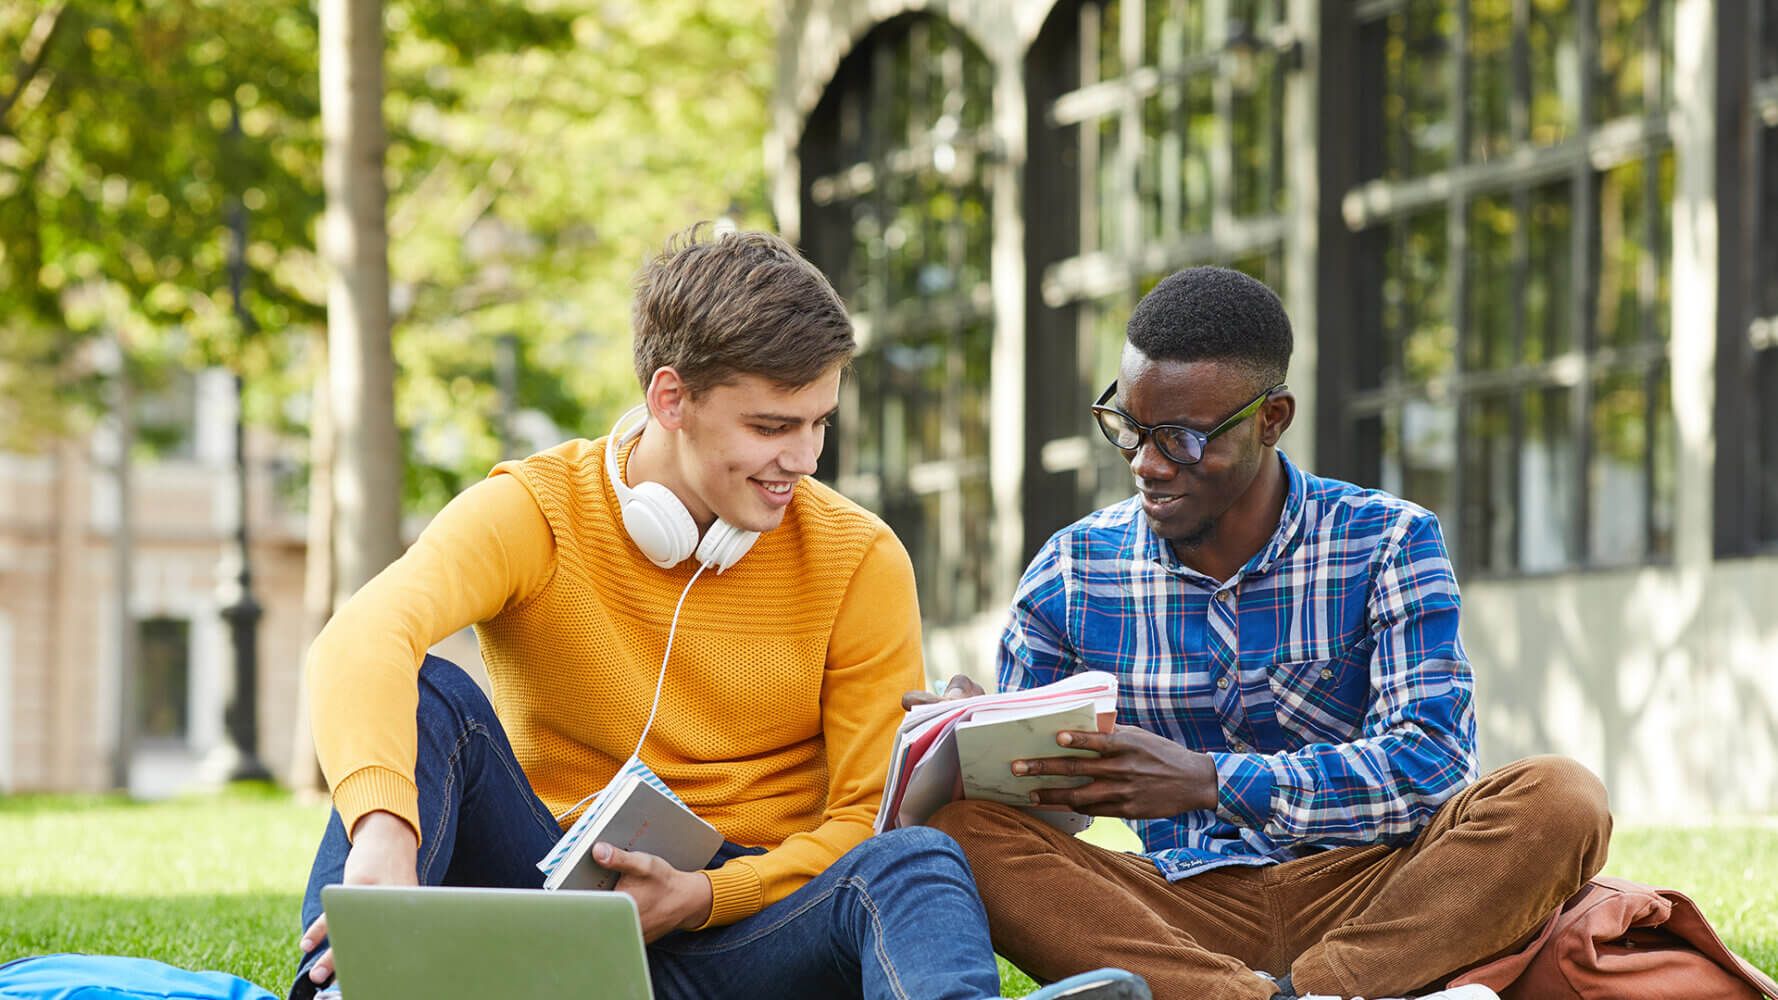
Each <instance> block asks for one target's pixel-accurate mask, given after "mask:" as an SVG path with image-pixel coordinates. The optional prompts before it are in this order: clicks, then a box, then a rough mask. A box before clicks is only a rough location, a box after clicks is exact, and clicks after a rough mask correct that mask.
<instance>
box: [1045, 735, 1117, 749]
mask: <svg viewBox="0 0 1778 1000" xmlns="http://www.w3.org/2000/svg"><path fill="white" fill-rule="evenodd" d="M1111 740H1112V736H1111V734H1109V733H1089V732H1081V731H1078V730H1070V731H1067V732H1061V733H1057V734H1056V745H1057V746H1064V747H1068V748H1069V749H1071V750H1091V751H1093V752H1094V753H1105V752H1106V751H1107V750H1110V749H1111Z"/></svg>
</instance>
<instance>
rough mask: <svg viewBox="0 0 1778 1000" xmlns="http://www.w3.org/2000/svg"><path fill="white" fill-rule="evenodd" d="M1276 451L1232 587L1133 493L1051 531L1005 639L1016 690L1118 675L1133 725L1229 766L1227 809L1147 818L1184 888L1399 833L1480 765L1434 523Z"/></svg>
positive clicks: (1144, 833) (1224, 774) (1416, 825)
mask: <svg viewBox="0 0 1778 1000" xmlns="http://www.w3.org/2000/svg"><path fill="white" fill-rule="evenodd" d="M1279 461H1280V462H1282V463H1283V465H1284V469H1285V472H1286V474H1287V475H1288V476H1289V479H1290V492H1289V495H1288V496H1287V498H1286V499H1285V502H1284V512H1283V514H1282V515H1281V516H1280V518H1279V522H1278V530H1277V532H1275V533H1274V534H1273V536H1272V539H1271V542H1270V543H1269V544H1267V545H1266V547H1265V549H1264V550H1263V551H1261V552H1260V553H1259V554H1258V555H1256V556H1254V557H1253V558H1252V559H1251V560H1249V561H1248V562H1247V564H1246V565H1245V566H1243V567H1241V569H1240V571H1239V572H1237V573H1236V574H1235V575H1234V576H1233V577H1232V578H1230V579H1228V580H1226V581H1221V582H1218V581H1216V580H1212V579H1210V578H1209V577H1207V576H1204V575H1203V574H1201V573H1198V572H1196V571H1194V570H1192V569H1190V568H1188V567H1187V566H1185V565H1184V564H1182V563H1181V562H1180V561H1179V559H1178V558H1177V557H1176V556H1175V555H1174V554H1173V551H1172V549H1171V548H1170V547H1169V546H1168V545H1167V543H1166V542H1164V541H1163V540H1161V539H1160V538H1159V537H1157V536H1156V535H1155V534H1154V532H1153V531H1152V530H1151V529H1150V527H1149V525H1148V520H1147V518H1146V517H1144V516H1143V513H1142V507H1141V505H1140V501H1139V498H1136V497H1132V498H1131V499H1129V500H1126V501H1124V502H1122V503H1119V504H1115V505H1113V506H1110V507H1106V508H1104V509H1102V510H1099V511H1095V512H1094V513H1092V514H1089V515H1088V516H1086V517H1084V518H1082V519H1081V520H1079V521H1076V522H1075V523H1074V524H1072V525H1070V526H1068V527H1066V528H1064V529H1062V530H1061V531H1059V532H1057V533H1056V534H1055V535H1054V536H1053V537H1052V538H1050V540H1049V541H1048V542H1047V543H1046V544H1045V545H1044V546H1043V549H1042V550H1041V551H1039V552H1038V553H1037V557H1036V558H1035V559H1034V560H1032V563H1031V565H1030V567H1029V568H1028V569H1026V571H1025V575H1024V578H1023V579H1022V580H1021V581H1020V583H1019V589H1018V593H1017V595H1016V596H1015V597H1014V599H1013V609H1012V617H1011V621H1010V622H1009V623H1008V624H1007V627H1006V631H1005V633H1004V634H1003V635H1002V636H1001V643H1000V655H999V674H1000V688H1001V690H1003V691H1010V690H1014V689H1019V688H1028V687H1036V686H1039V685H1042V684H1048V683H1050V682H1052V681H1055V680H1058V679H1060V678H1062V677H1064V676H1067V675H1068V674H1071V673H1075V672H1077V671H1081V670H1104V671H1108V672H1110V673H1112V674H1115V675H1116V676H1117V678H1118V721H1119V722H1121V723H1124V724H1126V725H1135V726H1141V727H1142V728H1144V729H1148V730H1150V731H1152V732H1155V733H1159V734H1161V735H1163V736H1166V737H1167V738H1169V739H1172V740H1175V741H1177V742H1179V743H1181V744H1183V745H1185V746H1187V747H1190V748H1191V749H1193V750H1198V751H1201V752H1204V753H1208V754H1210V756H1211V758H1212V760H1214V761H1215V764H1216V774H1217V779H1218V781H1217V784H1218V788H1217V806H1216V809H1215V810H1214V811H1211V810H1200V811H1196V812H1189V813H1184V814H1181V815H1179V816H1173V817H1169V818H1165V819H1148V820H1136V821H1133V826H1134V827H1135V829H1136V832H1137V834H1138V835H1139V836H1141V838H1142V842H1143V844H1144V846H1145V847H1146V853H1147V854H1148V856H1149V857H1151V858H1153V859H1154V862H1155V864H1156V865H1157V866H1158V867H1159V868H1160V870H1161V872H1162V873H1163V874H1164V875H1166V876H1167V877H1168V878H1169V879H1175V880H1177V879H1181V878H1185V877H1187V876H1190V875H1193V874H1196V873H1198V872H1201V871H1207V870H1209V869H1211V868H1217V867H1221V866H1223V865H1233V864H1240V865H1265V864H1275V863H1278V862H1281V861H1288V860H1290V859H1292V858H1295V857H1301V856H1303V855H1304V854H1307V853H1311V852H1313V851H1316V850H1321V849H1325V848H1329V847H1335V846H1341V845H1351V844H1369V843H1376V842H1400V841H1402V840H1405V839H1407V838H1409V837H1411V835H1412V834H1414V833H1415V832H1416V831H1418V830H1419V829H1420V828H1421V827H1422V826H1424V825H1425V823H1426V821H1427V820H1428V819H1429V818H1431V816H1432V814H1433V813H1434V812H1435V811H1436V810H1437V809H1438V807H1439V805H1440V804H1442V803H1443V802H1445V801H1446V800H1447V799H1449V798H1450V797H1451V796H1453V795H1455V794H1456V793H1457V792H1458V791H1459V790H1461V789H1462V788H1463V787H1464V786H1465V785H1468V784H1469V783H1470V782H1472V781H1474V780H1475V779H1476V777H1477V774H1478V769H1477V763H1476V749H1475V740H1476V738H1475V714H1474V710H1473V705H1472V702H1473V694H1474V682H1473V679H1472V677H1471V675H1470V670H1469V661H1468V658H1467V657H1466V656H1465V655H1464V652H1463V645H1462V643H1461V642H1460V641H1459V639H1458V636H1457V615H1458V603H1459V602H1458V595H1457V581H1456V578H1455V576H1454V575H1453V573H1452V570H1451V561H1450V557H1449V556H1448V555H1447V553H1446V552H1445V545H1444V540H1443V538H1442V536H1441V535H1440V533H1439V527H1438V519H1437V518H1435V517H1434V516H1433V515H1432V514H1431V513H1430V512H1428V511H1426V510H1425V509H1423V508H1421V507H1418V506H1416V505H1414V504H1412V503H1409V502H1408V501H1406V500H1401V499H1398V498H1396V497H1393V496H1390V495H1388V494H1386V493H1380V492H1376V491H1374V490H1362V489H1359V488H1358V487H1356V486H1353V485H1351V484H1350V483H1344V482H1340V481H1339V480H1335V479H1322V478H1320V477H1317V476H1312V475H1309V474H1307V473H1304V472H1302V471H1301V470H1299V469H1298V468H1297V467H1296V466H1295V465H1293V464H1292V463H1291V462H1290V461H1289V460H1288V459H1286V458H1285V457H1284V456H1283V454H1282V453H1280V455H1279Z"/></svg>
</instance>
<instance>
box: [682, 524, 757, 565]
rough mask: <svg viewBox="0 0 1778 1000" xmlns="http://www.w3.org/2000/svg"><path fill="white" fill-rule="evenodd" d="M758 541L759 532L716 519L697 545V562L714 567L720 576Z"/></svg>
mask: <svg viewBox="0 0 1778 1000" xmlns="http://www.w3.org/2000/svg"><path fill="white" fill-rule="evenodd" d="M758 540H759V532H757V531H747V530H746V529H743V528H737V527H735V526H734V525H732V524H730V523H728V522H727V521H724V520H723V519H721V518H717V519H716V523H715V524H712V525H711V526H710V530H709V531H706V532H704V540H703V541H701V542H699V543H698V553H697V554H698V562H701V563H703V564H704V565H706V566H713V567H715V569H716V575H717V576H721V575H722V571H723V570H725V569H728V568H729V567H730V566H733V565H734V564H735V563H737V562H739V561H740V559H741V557H742V556H744V555H746V554H747V550H748V549H751V548H753V543H754V542H756V541H758Z"/></svg>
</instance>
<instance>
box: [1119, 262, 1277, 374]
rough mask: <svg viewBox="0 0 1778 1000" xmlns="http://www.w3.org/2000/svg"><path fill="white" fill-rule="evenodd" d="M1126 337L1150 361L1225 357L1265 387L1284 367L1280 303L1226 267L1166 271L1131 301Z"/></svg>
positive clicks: (1263, 288)
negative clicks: (1158, 279) (1139, 297)
mask: <svg viewBox="0 0 1778 1000" xmlns="http://www.w3.org/2000/svg"><path fill="white" fill-rule="evenodd" d="M1128 337H1129V341H1130V346H1132V347H1134V348H1136V349H1137V350H1139V351H1141V352H1142V353H1143V354H1144V355H1146V356H1148V357H1149V358H1152V359H1154V360H1156V361H1188V362H1189V361H1230V362H1234V363H1236V364H1238V365H1241V366H1243V367H1246V368H1248V369H1250V370H1251V371H1252V372H1253V374H1254V375H1255V376H1257V377H1258V378H1259V379H1261V380H1262V381H1264V382H1265V383H1266V385H1268V386H1271V385H1276V384H1278V383H1279V382H1282V381H1284V376H1285V373H1286V372H1287V371H1288V370H1289V368H1290V351H1291V346H1292V338H1291V333H1290V317H1289V316H1286V315H1285V314H1284V303H1282V302H1280V301H1278V296H1277V294H1276V293H1274V292H1273V291H1272V290H1271V289H1270V288H1267V287H1266V286H1265V285H1264V284H1263V283H1261V282H1260V281H1258V280H1256V279H1254V278H1251V277H1248V276H1247V275H1245V274H1242V273H1241V272H1240V271H1232V270H1230V269H1228V268H1226V267H1188V268H1186V269H1185V270H1183V271H1176V272H1174V273H1173V274H1170V275H1168V276H1167V277H1166V278H1165V279H1163V280H1162V281H1161V283H1160V284H1158V285H1156V286H1154V290H1153V291H1151V292H1149V293H1148V294H1147V295H1144V296H1143V297H1142V301H1141V302H1138V303H1136V308H1135V310H1134V311H1132V312H1131V313H1130V324H1129V327H1128Z"/></svg>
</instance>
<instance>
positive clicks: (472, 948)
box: [321, 885, 654, 1000]
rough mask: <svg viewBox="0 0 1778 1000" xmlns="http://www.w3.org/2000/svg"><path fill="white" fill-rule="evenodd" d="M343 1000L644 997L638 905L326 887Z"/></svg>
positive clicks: (564, 893)
mask: <svg viewBox="0 0 1778 1000" xmlns="http://www.w3.org/2000/svg"><path fill="white" fill-rule="evenodd" d="M321 905H322V907H323V908H324V909H325V910H326V911H327V930H328V938H329V941H330V942H331V943H332V945H333V954H334V971H335V974H336V975H337V977H338V979H337V982H338V983H339V988H340V995H341V997H342V998H343V1000H434V998H436V997H473V998H477V1000H480V998H484V997H485V998H490V1000H491V998H512V1000H530V998H533V997H535V998H538V1000H560V998H562V997H571V996H594V995H597V996H600V997H611V998H614V1000H651V998H652V997H653V995H654V994H653V990H652V989H651V987H650V986H649V982H648V958H647V956H646V954H645V953H644V951H643V948H642V924H641V922H640V921H639V920H638V918H637V916H636V903H635V901H634V900H632V899H631V898H630V897H628V896H626V895H624V894H623V893H621V892H577V891H573V890H567V889H564V890H561V891H558V892H544V891H542V890H538V889H458V888H446V887H438V886H432V887H422V888H412V887H407V888H402V887H394V886H346V885H330V886H328V887H326V888H324V889H322V890H321Z"/></svg>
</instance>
